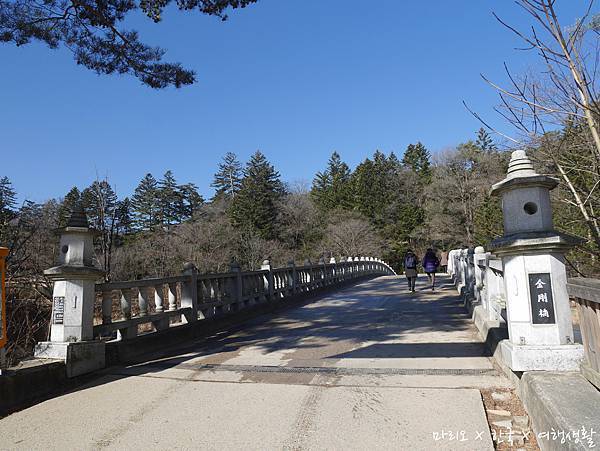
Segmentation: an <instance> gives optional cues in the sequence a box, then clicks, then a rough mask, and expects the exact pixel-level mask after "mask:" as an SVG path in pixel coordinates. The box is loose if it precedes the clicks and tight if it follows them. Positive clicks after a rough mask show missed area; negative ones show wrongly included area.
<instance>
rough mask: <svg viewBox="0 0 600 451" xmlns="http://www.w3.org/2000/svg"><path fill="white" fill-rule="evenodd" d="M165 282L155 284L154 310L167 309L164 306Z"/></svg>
mask: <svg viewBox="0 0 600 451" xmlns="http://www.w3.org/2000/svg"><path fill="white" fill-rule="evenodd" d="M163 288H164V287H163V284H162V283H161V284H158V285H155V286H154V310H155V311H156V313H162V312H164V311H165V307H164V297H165V294H164V291H163Z"/></svg>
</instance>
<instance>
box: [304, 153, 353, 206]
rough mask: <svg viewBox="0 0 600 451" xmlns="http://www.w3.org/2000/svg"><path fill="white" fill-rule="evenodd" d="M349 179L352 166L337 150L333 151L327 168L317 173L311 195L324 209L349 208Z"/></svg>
mask: <svg viewBox="0 0 600 451" xmlns="http://www.w3.org/2000/svg"><path fill="white" fill-rule="evenodd" d="M349 181H350V168H349V167H348V165H347V164H346V163H344V162H343V161H342V159H341V158H340V155H339V154H338V153H337V152H333V153H332V154H331V157H330V158H329V162H328V164H327V169H326V170H325V171H323V172H318V173H317V174H316V176H315V178H314V180H313V186H312V189H311V195H312V196H313V199H314V200H315V202H316V203H317V205H318V206H319V207H321V208H323V209H324V210H334V209H336V208H342V209H344V208H349Z"/></svg>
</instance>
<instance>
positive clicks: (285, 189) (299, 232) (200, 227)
mask: <svg viewBox="0 0 600 451" xmlns="http://www.w3.org/2000/svg"><path fill="white" fill-rule="evenodd" d="M584 133H585V128H577V127H574V126H570V127H566V128H565V129H564V130H562V131H560V132H553V133H549V134H547V135H546V137H545V140H544V141H543V142H542V144H541V145H538V146H535V147H532V148H530V149H528V151H529V153H530V154H531V155H532V157H534V158H535V159H536V160H537V162H536V165H537V167H538V170H540V171H542V172H544V173H547V174H550V175H555V176H557V177H558V176H560V173H559V171H560V170H561V167H562V166H557V164H556V162H557V161H558V162H560V161H563V162H570V164H571V165H572V166H573V167H578V168H579V172H577V173H576V175H577V176H576V177H573V184H574V185H573V186H568V185H565V184H564V182H563V183H562V184H561V186H560V187H559V188H558V189H557V190H555V192H554V193H553V199H554V208H555V223H556V227H557V228H558V229H560V230H563V231H567V232H569V233H573V234H575V235H577V236H580V237H583V238H584V239H585V240H586V242H585V244H584V245H582V246H581V247H580V248H579V249H577V250H575V251H573V252H572V253H571V255H570V256H569V263H570V266H569V269H570V270H571V271H572V272H573V273H582V274H585V275H594V274H598V273H600V270H599V265H598V256H599V252H598V250H599V246H598V241H597V239H596V238H597V237H595V236H594V234H593V233H592V230H593V229H590V227H589V226H590V222H592V224H594V222H593V221H590V220H589V217H588V218H585V217H584V216H583V215H582V214H581V210H580V209H579V208H578V207H577V204H576V203H575V202H574V201H573V187H575V190H576V191H575V192H576V193H579V192H580V193H585V192H586V190H587V192H588V193H590V194H589V195H588V199H587V201H586V202H587V204H586V205H589V206H590V208H592V209H594V208H596V210H595V211H597V208H600V206H598V204H597V201H598V198H597V196H596V195H595V191H594V189H595V186H596V185H597V184H598V183H597V180H596V179H595V178H594V176H593V173H592V172H591V171H590V172H589V175H587V176H586V174H588V173H586V172H585V170H584V169H583V167H582V166H581V164H583V162H585V159H586V158H587V157H586V155H587V153H586V152H587V151H586V146H585V144H584V143H585V141H582V140H584V139H585V135H584ZM509 155H510V154H509V152H507V151H501V150H498V149H497V147H496V146H495V145H494V143H493V141H492V139H491V138H490V136H489V135H488V134H487V133H486V132H485V131H484V130H483V129H482V130H480V131H479V133H478V135H477V136H476V137H474V139H473V140H470V141H467V142H465V143H463V144H460V145H458V146H457V147H456V148H452V149H447V150H445V151H443V152H440V153H438V154H435V155H433V156H432V155H431V154H430V152H429V151H428V150H427V148H426V147H425V146H424V145H423V144H422V143H415V144H411V145H409V146H408V147H407V149H405V150H404V151H403V152H402V155H401V157H399V156H397V155H396V154H395V153H393V152H392V153H390V154H387V155H386V154H384V153H382V152H380V151H375V152H374V153H373V155H372V156H370V157H368V158H365V160H364V161H362V162H361V163H360V164H359V165H357V167H356V168H354V169H353V170H352V169H351V168H350V167H349V166H348V165H347V164H346V163H344V161H343V158H342V156H341V155H340V154H339V153H337V152H333V153H332V154H331V156H330V157H329V161H328V162H327V164H326V165H325V167H323V169H322V171H320V172H318V173H317V174H315V175H314V178H313V181H312V185H311V186H302V185H297V184H293V183H286V182H285V181H284V180H283V179H282V177H281V175H280V174H279V172H278V171H277V170H276V168H275V167H274V166H273V165H272V164H271V163H270V162H269V161H268V159H267V157H266V156H265V155H264V154H262V153H261V152H260V151H257V152H256V153H255V154H254V155H252V157H251V158H250V160H249V161H247V162H245V163H242V162H240V161H239V160H238V159H237V157H236V155H234V154H233V153H228V154H226V155H225V156H224V157H223V160H222V163H221V164H220V166H219V167H218V168H216V173H215V175H214V180H213V181H212V184H211V186H212V187H213V188H214V194H213V196H212V198H210V199H203V198H202V196H201V195H200V194H199V193H198V188H197V186H196V185H195V184H194V183H191V182H186V183H180V182H179V181H178V180H177V179H176V175H175V174H173V172H171V171H170V170H167V171H166V172H165V173H164V174H163V175H162V176H156V175H153V174H147V175H146V176H144V177H143V178H142V180H140V182H139V184H138V186H137V188H136V189H135V191H134V192H133V193H131V195H130V196H125V197H119V196H118V195H117V194H116V193H115V191H114V190H113V188H112V186H111V184H110V181H109V180H96V181H94V182H92V183H91V184H90V186H88V187H73V188H72V189H71V190H70V191H69V192H68V193H65V196H64V197H63V198H60V199H49V200H48V201H46V202H44V203H41V204H37V203H33V202H30V201H26V202H24V204H23V205H21V206H18V205H17V204H16V198H17V193H16V192H15V189H14V188H13V186H12V184H11V182H10V180H9V178H8V177H6V176H5V177H3V178H1V179H0V243H1V245H4V246H7V247H9V248H10V254H9V257H8V315H9V318H8V319H9V321H8V323H9V327H11V328H12V330H10V331H9V335H10V336H11V337H14V339H13V340H11V346H12V349H11V350H10V351H11V352H13V353H14V355H18V354H26V353H27V352H28V351H27V350H28V349H29V348H30V346H31V344H32V343H33V340H34V339H35V338H38V339H39V338H43V337H41V336H43V335H44V334H46V333H47V318H48V314H49V308H50V302H49V297H50V284H49V283H48V281H47V280H46V279H45V278H44V276H43V270H44V269H46V268H49V267H50V266H52V265H53V263H54V259H55V253H56V249H57V240H58V237H57V235H56V234H55V233H54V230H55V229H56V228H59V227H61V226H64V225H65V222H66V219H67V218H68V214H69V212H70V210H71V208H72V206H73V204H74V203H75V202H82V203H83V205H84V208H85V210H86V211H87V214H88V217H89V220H90V224H91V226H92V227H93V228H95V229H97V230H98V231H99V232H100V233H99V234H98V237H97V238H96V243H95V244H96V256H97V265H98V266H99V267H101V268H103V269H104V270H105V271H106V280H126V279H139V278H146V277H160V276H166V275H175V274H178V273H179V272H180V271H181V268H182V266H183V264H184V263H185V262H188V261H191V262H194V263H195V264H196V266H197V267H198V268H199V269H200V271H202V272H220V271H227V270H228V268H229V265H230V264H231V262H233V261H236V262H238V263H239V264H240V265H241V266H242V267H243V268H246V269H255V268H258V267H259V266H260V263H261V262H262V260H263V259H265V258H270V259H271V261H272V262H273V264H274V265H275V266H279V265H285V264H287V263H288V262H289V261H291V260H294V261H296V262H297V263H303V262H304V261H305V260H311V261H313V262H316V261H319V259H321V258H323V259H326V260H328V259H329V258H330V257H332V256H333V257H336V258H339V257H341V256H361V255H378V256H381V257H382V258H384V259H386V260H387V261H388V262H390V263H391V265H392V266H394V267H395V268H396V269H401V261H402V257H403V255H404V253H405V251H406V250H407V249H408V248H411V249H413V250H415V251H416V252H417V253H418V254H421V253H422V252H423V251H424V249H425V248H427V247H435V248H437V249H438V250H448V249H452V248H456V247H468V246H476V245H483V246H486V245H487V243H489V241H490V240H492V239H493V238H495V237H497V236H500V235H501V234H502V214H501V209H500V204H499V200H498V199H495V198H491V197H490V196H489V194H488V193H489V189H490V186H491V184H492V183H495V182H496V181H499V180H501V179H503V178H504V176H505V174H506V168H507V163H508V159H509ZM576 165H579V166H576ZM571 171H574V169H571ZM559 178H560V177H559ZM561 180H564V177H563V178H562V179H561ZM16 325H19V330H17V329H15V327H16ZM23 325H27V327H24V326H23Z"/></svg>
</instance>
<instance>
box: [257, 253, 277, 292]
mask: <svg viewBox="0 0 600 451" xmlns="http://www.w3.org/2000/svg"><path fill="white" fill-rule="evenodd" d="M260 269H261V270H262V271H268V272H267V274H265V275H264V284H265V292H266V293H267V296H268V299H269V301H273V300H274V299H275V289H274V288H275V287H274V286H273V268H272V267H271V261H270V260H269V259H267V260H264V261H263V262H262V265H261V267H260Z"/></svg>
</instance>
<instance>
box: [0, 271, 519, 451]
mask: <svg viewBox="0 0 600 451" xmlns="http://www.w3.org/2000/svg"><path fill="white" fill-rule="evenodd" d="M420 283H421V284H422V285H423V287H424V285H425V282H424V281H420ZM443 283H445V284H446V286H445V287H444V288H443V289H442V290H440V291H436V292H434V293H432V292H431V291H430V290H426V289H424V288H421V289H419V290H418V291H417V293H414V294H411V293H407V292H406V289H405V282H404V279H403V278H401V277H380V278H378V279H374V280H371V281H368V282H364V283H362V284H360V285H357V286H355V287H351V288H347V289H345V290H342V291H339V292H337V293H335V294H331V295H327V296H324V297H323V298H321V299H320V300H319V301H317V302H313V303H310V304H306V305H304V306H302V307H298V308H295V309H292V310H288V311H286V312H283V313H282V312H279V313H278V314H273V315H267V316H263V317H261V318H259V319H256V320H254V321H252V322H251V323H249V325H248V327H247V328H245V329H244V330H243V331H242V332H237V333H233V334H231V335H229V336H227V335H223V336H217V337H214V338H212V339H210V340H208V341H207V342H204V343H197V344H195V345H192V346H188V347H187V348H185V349H182V350H181V352H179V353H176V354H175V357H170V358H163V359H156V360H153V361H150V362H148V363H144V364H140V365H135V366H130V367H122V368H111V369H109V370H107V371H106V372H105V373H104V375H102V376H101V377H99V378H98V379H96V380H95V381H94V382H93V383H90V384H89V385H87V386H85V387H83V388H82V389H80V390H78V391H75V392H72V393H69V394H66V395H64V396H61V397H58V398H55V399H52V400H49V401H46V402H43V403H41V404H39V405H36V406H34V407H31V408H29V409H26V410H24V411H22V412H19V413H16V414H13V415H11V416H9V417H7V418H4V419H2V420H0V449H24V450H33V449H39V450H42V449H43V450H48V449H61V450H70V449H72V450H83V449H104V448H106V449H115V450H117V449H119V450H122V449H140V450H141V449H144V450H145V449H200V448H201V449H215V450H217V449H219V450H220V449H243V450H280V449H283V450H323V449H327V450H338V449H339V450H349V449H361V450H362V449H369V450H374V449H395V450H398V449H402V450H404V449H406V450H408V449H410V450H432V449H448V450H450V449H469V450H479V449H489V450H491V449H493V446H492V441H491V437H490V433H489V429H488V425H487V422H486V418H485V413H484V408H483V404H482V401H481V396H480V393H479V390H478V389H479V388H488V387H508V386H509V382H508V381H507V380H506V379H505V378H504V377H503V376H501V375H500V374H499V373H498V372H496V370H495V369H494V367H493V366H492V363H491V360H490V359H489V358H488V357H485V356H484V348H483V345H482V343H481V342H480V340H479V339H478V338H477V335H476V331H475V329H474V327H473V326H472V325H471V323H470V321H469V319H468V317H467V315H466V313H465V311H464V310H463V309H462V308H461V307H460V303H459V301H458V299H457V296H456V295H455V291H454V290H453V288H452V286H451V285H450V284H449V283H448V281H447V280H445V279H444V280H443ZM442 431H446V432H448V431H454V432H455V433H456V432H457V431H458V432H459V433H460V431H465V432H464V434H465V438H466V439H467V441H464V442H459V441H450V440H448V439H447V438H446V439H444V440H436V436H435V433H438V434H441V433H442Z"/></svg>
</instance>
